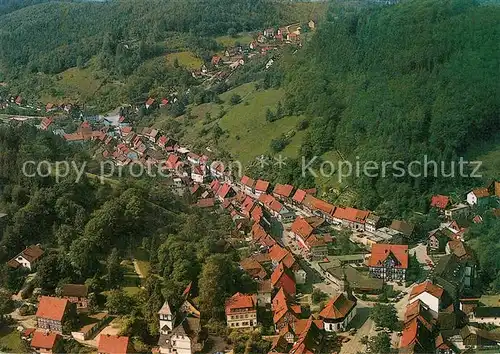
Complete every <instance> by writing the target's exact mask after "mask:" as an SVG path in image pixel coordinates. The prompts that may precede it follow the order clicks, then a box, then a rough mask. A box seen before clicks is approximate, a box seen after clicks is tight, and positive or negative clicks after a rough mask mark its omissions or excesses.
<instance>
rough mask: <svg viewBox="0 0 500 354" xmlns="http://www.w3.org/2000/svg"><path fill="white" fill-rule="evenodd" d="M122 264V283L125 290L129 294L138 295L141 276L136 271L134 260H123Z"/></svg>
mask: <svg viewBox="0 0 500 354" xmlns="http://www.w3.org/2000/svg"><path fill="white" fill-rule="evenodd" d="M121 264H122V267H123V271H124V275H123V284H122V287H123V291H125V293H127V295H131V296H133V295H136V294H137V293H138V292H139V291H140V289H141V288H140V286H141V278H139V275H138V274H137V273H136V272H135V268H134V264H133V263H132V261H129V260H126V261H122V263H121Z"/></svg>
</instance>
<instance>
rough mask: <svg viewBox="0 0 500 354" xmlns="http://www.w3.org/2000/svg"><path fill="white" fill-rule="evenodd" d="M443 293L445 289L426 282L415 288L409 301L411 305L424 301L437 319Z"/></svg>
mask: <svg viewBox="0 0 500 354" xmlns="http://www.w3.org/2000/svg"><path fill="white" fill-rule="evenodd" d="M443 292H444V290H443V288H442V287H440V286H439V285H436V284H433V283H431V282H430V281H425V282H423V283H420V284H417V285H415V286H414V287H413V289H412V291H411V293H410V298H409V300H408V301H409V303H410V304H411V303H413V302H415V301H417V300H420V301H422V302H423V303H424V304H425V305H427V306H428V307H429V310H430V312H431V313H432V316H433V317H435V318H437V316H438V313H439V309H440V307H439V306H440V303H441V299H442V296H443Z"/></svg>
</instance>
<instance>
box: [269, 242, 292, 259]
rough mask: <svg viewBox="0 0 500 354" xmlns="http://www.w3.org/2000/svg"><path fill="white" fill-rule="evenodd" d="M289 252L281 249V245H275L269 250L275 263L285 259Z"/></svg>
mask: <svg viewBox="0 0 500 354" xmlns="http://www.w3.org/2000/svg"><path fill="white" fill-rule="evenodd" d="M287 253H288V251H287V250H286V249H284V248H283V247H281V246H280V245H275V246H273V247H272V248H271V249H270V250H269V257H270V258H271V260H272V261H273V262H276V263H278V262H281V260H282V259H283V258H285V256H286V255H287Z"/></svg>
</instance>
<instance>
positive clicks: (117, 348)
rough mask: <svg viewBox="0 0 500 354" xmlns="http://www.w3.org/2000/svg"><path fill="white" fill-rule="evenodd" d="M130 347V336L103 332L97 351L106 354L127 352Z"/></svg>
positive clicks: (123, 353) (124, 353)
mask: <svg viewBox="0 0 500 354" xmlns="http://www.w3.org/2000/svg"><path fill="white" fill-rule="evenodd" d="M127 349H128V337H125V336H115V335H109V334H101V335H100V336H99V343H98V345H97V351H98V352H99V353H106V354H126V353H127Z"/></svg>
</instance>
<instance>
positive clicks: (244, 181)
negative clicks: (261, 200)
mask: <svg viewBox="0 0 500 354" xmlns="http://www.w3.org/2000/svg"><path fill="white" fill-rule="evenodd" d="M241 184H243V185H244V186H247V187H250V188H253V186H254V185H255V181H254V180H253V179H251V178H250V177H248V176H243V177H241Z"/></svg>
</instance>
